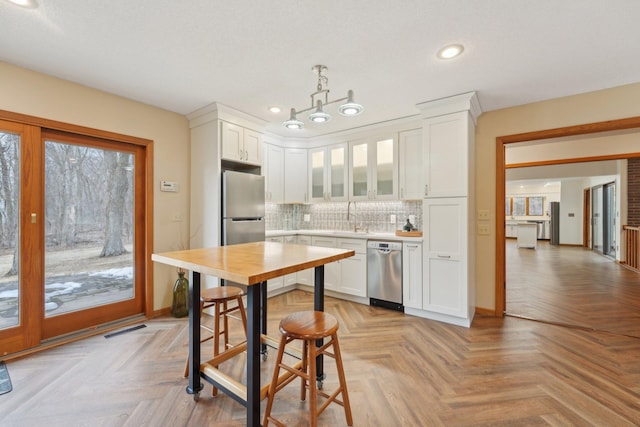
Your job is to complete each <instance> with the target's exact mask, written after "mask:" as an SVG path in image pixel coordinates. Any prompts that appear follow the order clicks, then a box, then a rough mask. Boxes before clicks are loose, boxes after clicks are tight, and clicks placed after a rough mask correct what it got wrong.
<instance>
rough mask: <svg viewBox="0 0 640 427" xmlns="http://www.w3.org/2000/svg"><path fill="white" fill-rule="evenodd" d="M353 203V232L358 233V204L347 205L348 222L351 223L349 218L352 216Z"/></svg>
mask: <svg viewBox="0 0 640 427" xmlns="http://www.w3.org/2000/svg"><path fill="white" fill-rule="evenodd" d="M351 203H353V232H354V233H355V232H357V231H358V218H357V215H356V202H351V201H350V202H349V203H347V222H349V217H350V216H351Z"/></svg>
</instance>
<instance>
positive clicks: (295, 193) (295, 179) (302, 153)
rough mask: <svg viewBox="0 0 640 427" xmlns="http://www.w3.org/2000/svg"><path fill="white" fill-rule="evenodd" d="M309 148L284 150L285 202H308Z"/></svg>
mask: <svg viewBox="0 0 640 427" xmlns="http://www.w3.org/2000/svg"><path fill="white" fill-rule="evenodd" d="M307 191H308V190H307V150H305V149H303V148H285V150H284V202H285V203H307V202H308V198H307Z"/></svg>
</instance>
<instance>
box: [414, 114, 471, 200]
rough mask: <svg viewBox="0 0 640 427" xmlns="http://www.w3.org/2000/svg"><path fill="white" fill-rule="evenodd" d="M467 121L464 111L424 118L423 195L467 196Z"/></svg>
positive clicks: (468, 121) (468, 119) (468, 137)
mask: <svg viewBox="0 0 640 427" xmlns="http://www.w3.org/2000/svg"><path fill="white" fill-rule="evenodd" d="M470 120H471V119H470V118H469V113H468V112H466V111H465V112H460V113H454V114H447V115H445V116H439V117H432V118H428V119H424V123H423V131H424V135H423V139H424V148H425V152H424V180H425V184H426V187H425V189H424V190H425V191H424V195H425V197H464V196H468V193H469V191H468V176H469V172H468V171H469V166H470V165H469V141H472V140H473V135H472V132H471V128H470V126H471V122H470Z"/></svg>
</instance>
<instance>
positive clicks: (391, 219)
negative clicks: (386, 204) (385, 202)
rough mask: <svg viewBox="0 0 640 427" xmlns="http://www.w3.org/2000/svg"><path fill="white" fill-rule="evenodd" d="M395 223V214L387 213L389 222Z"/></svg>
mask: <svg viewBox="0 0 640 427" xmlns="http://www.w3.org/2000/svg"><path fill="white" fill-rule="evenodd" d="M395 223H396V216H395V215H393V214H392V215H389V224H395Z"/></svg>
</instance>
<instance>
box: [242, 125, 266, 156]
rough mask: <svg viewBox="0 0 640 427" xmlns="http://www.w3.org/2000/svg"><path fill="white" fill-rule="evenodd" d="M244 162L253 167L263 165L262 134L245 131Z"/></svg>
mask: <svg viewBox="0 0 640 427" xmlns="http://www.w3.org/2000/svg"><path fill="white" fill-rule="evenodd" d="M242 148H243V150H244V153H243V155H242V160H243V161H244V162H245V163H251V164H253V165H261V164H262V134H261V133H259V132H256V131H253V130H251V129H244V137H243V147H242Z"/></svg>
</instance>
